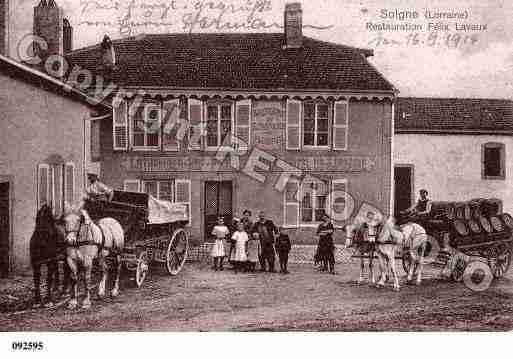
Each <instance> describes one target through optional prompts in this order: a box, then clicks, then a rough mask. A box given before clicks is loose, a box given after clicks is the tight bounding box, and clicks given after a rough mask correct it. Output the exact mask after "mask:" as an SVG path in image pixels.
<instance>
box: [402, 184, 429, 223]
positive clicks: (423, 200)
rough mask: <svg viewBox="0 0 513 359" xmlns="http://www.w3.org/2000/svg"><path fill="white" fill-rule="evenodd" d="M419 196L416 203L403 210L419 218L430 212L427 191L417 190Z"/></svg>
mask: <svg viewBox="0 0 513 359" xmlns="http://www.w3.org/2000/svg"><path fill="white" fill-rule="evenodd" d="M419 194H420V198H419V200H418V201H417V203H416V204H415V205H414V206H412V207H410V208H408V209H407V210H405V211H404V213H405V214H408V215H410V216H416V217H420V218H424V217H427V216H428V215H429V213H430V212H431V200H430V199H429V198H428V191H427V190H425V189H421V190H420V191H419Z"/></svg>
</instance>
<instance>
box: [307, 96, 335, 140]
mask: <svg viewBox="0 0 513 359" xmlns="http://www.w3.org/2000/svg"><path fill="white" fill-rule="evenodd" d="M329 111H330V106H329V105H328V103H324V102H305V103H304V104H303V145H304V146H309V147H328V145H329V140H328V139H329Z"/></svg>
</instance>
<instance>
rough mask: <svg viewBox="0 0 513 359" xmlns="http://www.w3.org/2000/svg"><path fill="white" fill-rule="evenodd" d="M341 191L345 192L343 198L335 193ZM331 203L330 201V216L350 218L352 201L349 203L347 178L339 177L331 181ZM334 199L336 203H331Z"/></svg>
mask: <svg viewBox="0 0 513 359" xmlns="http://www.w3.org/2000/svg"><path fill="white" fill-rule="evenodd" d="M339 192H344V193H345V194H346V195H345V198H341V197H340V195H335V196H334V195H333V194H338V193H339ZM329 200H330V203H328V206H329V207H328V208H330V209H331V212H332V213H330V216H331V217H332V218H341V217H343V218H348V215H350V213H348V209H349V206H351V203H349V198H348V195H347V179H345V178H339V179H334V180H332V181H331V194H330V196H329ZM332 201H334V203H331V202H332Z"/></svg>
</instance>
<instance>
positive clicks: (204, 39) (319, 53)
mask: <svg viewBox="0 0 513 359" xmlns="http://www.w3.org/2000/svg"><path fill="white" fill-rule="evenodd" d="M283 45H284V36H283V34H257V33H248V34H155V35H142V36H136V37H130V38H125V39H120V40H114V41H113V46H114V49H115V52H116V62H117V64H116V65H117V66H116V69H115V70H114V71H113V73H111V74H110V75H109V80H112V81H113V82H114V83H116V84H117V85H119V86H122V87H176V88H210V89H255V90H263V89H266V90H267V89H285V90H287V89H290V90H301V89H312V90H354V91H379V92H392V91H394V90H395V89H394V87H393V86H392V84H390V83H389V82H388V81H387V80H386V79H385V78H384V77H383V76H382V75H381V74H380V73H379V72H378V71H377V70H376V69H375V68H374V67H373V66H372V65H371V64H370V63H369V62H368V61H367V59H366V57H367V56H372V50H366V49H358V48H354V47H349V46H344V45H338V44H333V43H328V42H323V41H319V40H314V39H311V38H307V37H305V38H304V41H303V47H302V48H299V49H293V48H288V49H284V48H283ZM67 58H68V60H69V61H70V62H71V63H72V64H76V65H79V66H81V67H83V68H86V69H90V70H92V71H93V72H94V71H95V70H96V71H97V70H98V67H99V65H101V64H102V50H101V48H100V45H95V46H91V47H88V48H84V49H80V50H76V51H73V52H71V53H70V54H69V55H68V56H67Z"/></svg>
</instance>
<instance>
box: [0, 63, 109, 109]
mask: <svg viewBox="0 0 513 359" xmlns="http://www.w3.org/2000/svg"><path fill="white" fill-rule="evenodd" d="M0 72H2V73H4V74H5V75H7V76H9V77H13V78H17V79H22V80H24V81H27V82H30V83H32V84H34V85H35V86H38V87H41V88H43V89H44V90H49V91H52V92H54V93H57V94H59V95H61V96H65V97H69V98H71V99H73V100H75V101H80V102H82V103H84V104H86V105H87V106H89V107H91V108H94V109H98V110H100V111H101V112H105V111H108V110H109V109H110V106H109V105H107V104H105V103H98V101H96V100H95V99H94V98H92V97H90V96H89V95H88V94H86V93H85V92H82V91H80V90H78V89H76V88H73V87H71V86H69V85H68V84H66V83H64V82H62V81H60V80H58V79H56V78H53V77H51V76H49V75H47V74H45V73H44V72H41V71H39V70H37V69H35V68H32V67H29V66H27V65H25V64H22V63H20V62H17V61H15V60H13V59H11V58H8V57H6V56H3V55H0Z"/></svg>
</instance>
